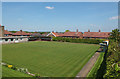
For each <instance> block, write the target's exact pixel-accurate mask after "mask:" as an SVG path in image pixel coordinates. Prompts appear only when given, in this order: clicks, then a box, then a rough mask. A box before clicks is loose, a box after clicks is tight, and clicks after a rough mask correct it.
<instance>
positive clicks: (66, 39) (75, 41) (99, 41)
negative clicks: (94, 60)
mask: <svg viewBox="0 0 120 79" xmlns="http://www.w3.org/2000/svg"><path fill="white" fill-rule="evenodd" d="M52 40H53V41H61V42H71V43H89V44H99V43H101V42H103V41H104V39H80V38H65V37H53V38H52Z"/></svg>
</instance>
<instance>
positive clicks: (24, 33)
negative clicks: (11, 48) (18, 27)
mask: <svg viewBox="0 0 120 79" xmlns="http://www.w3.org/2000/svg"><path fill="white" fill-rule="evenodd" d="M13 35H31V33H26V32H24V31H17V32H16V33H14V34H13Z"/></svg>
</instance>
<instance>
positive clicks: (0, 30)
mask: <svg viewBox="0 0 120 79" xmlns="http://www.w3.org/2000/svg"><path fill="white" fill-rule="evenodd" d="M109 36H110V32H101V30H99V31H98V32H90V30H88V32H84V33H83V32H79V31H78V29H77V30H76V32H70V31H69V32H64V33H58V32H50V33H48V34H47V33H45V34H40V33H26V32H24V31H22V30H20V31H17V32H16V33H11V32H9V31H7V30H4V26H0V43H2V44H6V43H19V42H27V41H39V40H40V41H42V40H43V41H50V40H51V37H65V38H80V39H108V37H109Z"/></svg>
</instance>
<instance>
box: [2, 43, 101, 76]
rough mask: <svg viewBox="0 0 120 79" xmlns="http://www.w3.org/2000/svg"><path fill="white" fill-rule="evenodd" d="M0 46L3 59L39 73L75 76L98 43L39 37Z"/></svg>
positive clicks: (43, 74)
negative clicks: (48, 39) (49, 39)
mask: <svg viewBox="0 0 120 79" xmlns="http://www.w3.org/2000/svg"><path fill="white" fill-rule="evenodd" d="M2 48H3V50H2V51H3V62H6V63H9V64H13V65H15V66H17V67H24V68H28V70H29V71H30V72H32V73H39V74H40V76H48V77H75V76H76V75H77V73H78V72H79V71H80V70H81V69H82V67H83V66H84V65H85V64H86V63H87V61H88V60H89V59H90V58H91V57H92V55H93V54H94V53H95V51H96V50H97V49H98V48H99V46H98V45H91V44H78V43H77V44H75V43H74V44H73V43H63V42H44V41H43V42H28V43H19V44H6V45H3V46H2Z"/></svg>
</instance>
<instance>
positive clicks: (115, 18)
mask: <svg viewBox="0 0 120 79" xmlns="http://www.w3.org/2000/svg"><path fill="white" fill-rule="evenodd" d="M118 18H120V17H118V16H113V17H110V18H109V20H117V19H118Z"/></svg>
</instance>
